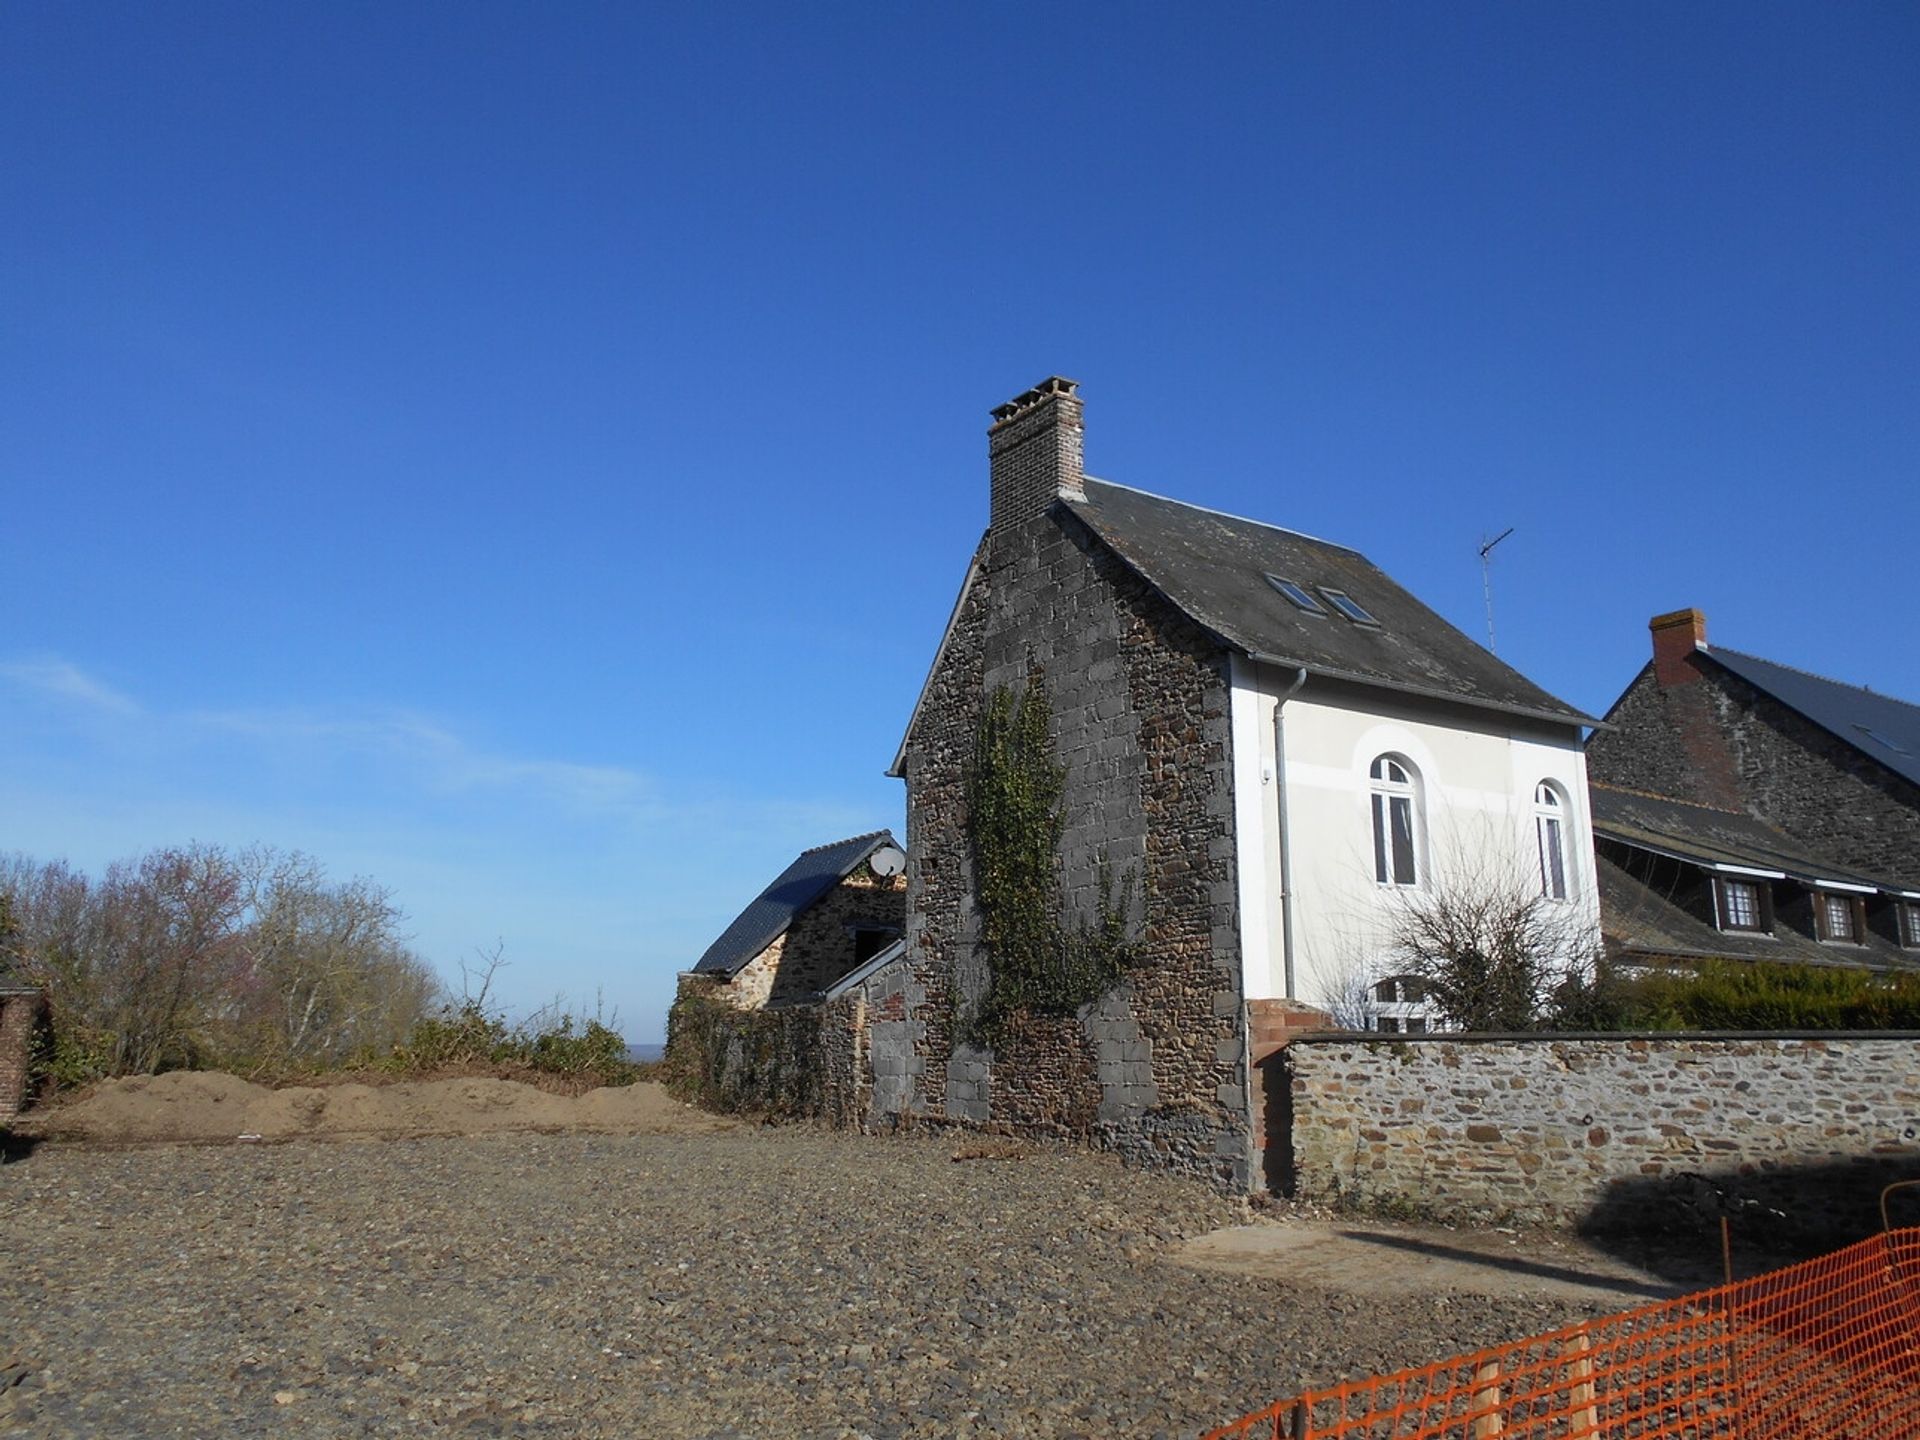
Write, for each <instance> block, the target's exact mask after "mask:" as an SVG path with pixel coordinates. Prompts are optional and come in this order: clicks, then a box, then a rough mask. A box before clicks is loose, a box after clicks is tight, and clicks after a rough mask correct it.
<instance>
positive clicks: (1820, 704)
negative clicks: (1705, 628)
mask: <svg viewBox="0 0 1920 1440" xmlns="http://www.w3.org/2000/svg"><path fill="white" fill-rule="evenodd" d="M1706 653H1707V655H1708V656H1709V657H1710V658H1711V659H1713V660H1715V661H1717V662H1719V663H1720V664H1721V665H1724V666H1725V667H1726V668H1727V669H1729V670H1731V671H1732V672H1733V673H1734V674H1736V675H1738V676H1739V677H1740V678H1741V679H1742V680H1745V681H1746V682H1747V683H1748V684H1749V685H1752V686H1754V687H1755V688H1757V689H1760V690H1764V691H1765V692H1766V693H1767V694H1769V695H1771V696H1773V698H1774V699H1776V700H1778V701H1779V702H1780V703H1781V704H1782V705H1785V706H1787V707H1789V708H1790V709H1793V710H1798V711H1799V712H1800V713H1801V714H1802V715H1804V716H1806V717H1807V719H1809V720H1811V721H1812V722H1813V723H1814V724H1816V725H1818V726H1820V727H1821V728H1822V729H1824V730H1829V731H1831V732H1832V733H1833V734H1835V735H1837V736H1839V737H1840V738H1841V739H1842V740H1844V741H1846V742H1847V743H1848V744H1849V745H1851V746H1853V747H1854V748H1855V749H1856V750H1859V751H1860V752H1861V753H1863V754H1865V755H1870V756H1872V757H1873V758H1874V759H1875V760H1878V761H1879V762H1880V763H1881V764H1882V765H1884V766H1886V767H1887V768H1888V769H1889V770H1891V771H1893V772H1894V773H1895V774H1896V775H1899V776H1902V777H1903V778H1905V779H1907V780H1910V781H1912V782H1913V783H1914V784H1916V785H1920V705H1910V704H1908V703H1907V702H1906V701H1905V700H1896V699H1894V698H1893V697H1892V696H1891V695H1881V694H1879V693H1877V692H1876V691H1873V690H1868V689H1865V688H1864V687H1862V686H1859V685H1844V684H1842V683H1841V682H1840V681H1838V680H1829V679H1827V678H1826V677H1825V676H1822V675H1811V674H1809V673H1807V672H1806V671H1805V670H1795V669H1794V668H1793V667H1792V666H1790V665H1776V664H1775V663H1774V662H1773V661H1771V660H1762V659H1760V658H1759V657H1757V656H1754V655H1743V654H1741V653H1740V652H1739V651H1738V650H1723V649H1721V648H1720V647H1719V646H1718V645H1715V646H1712V647H1710V648H1708V649H1707V651H1706Z"/></svg>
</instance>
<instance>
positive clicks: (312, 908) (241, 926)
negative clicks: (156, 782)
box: [0, 845, 438, 1079]
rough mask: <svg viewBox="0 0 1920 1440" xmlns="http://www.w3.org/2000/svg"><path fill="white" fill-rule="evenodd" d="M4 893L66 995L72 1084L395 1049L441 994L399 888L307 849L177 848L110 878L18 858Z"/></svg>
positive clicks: (29, 949)
mask: <svg viewBox="0 0 1920 1440" xmlns="http://www.w3.org/2000/svg"><path fill="white" fill-rule="evenodd" d="M0 895H5V896H6V897H8V898H9V900H10V902H11V906H12V909H13V911H14V913H15V916H16V921H17V927H18V933H17V935H16V936H15V938H14V939H13V941H11V942H10V945H11V949H12V951H13V952H14V964H15V967H16V968H18V969H20V970H22V971H23V972H25V973H27V974H28V975H31V976H32V977H34V978H35V979H36V980H38V981H39V982H40V983H41V984H43V985H45V987H46V988H47V990H48V993H49V997H50V999H51V1000H52V1003H53V1013H54V1025H55V1043H56V1065H57V1069H58V1072H59V1073H60V1075H61V1076H62V1078H65V1079H85V1078H91V1077H93V1076H98V1075H118V1074H128V1073H136V1072H143V1071H151V1070H155V1069H163V1068H168V1067H174V1066H182V1065H198V1064H206V1063H212V1062H214V1061H216V1060H218V1061H220V1062H222V1063H241V1064H244V1063H269V1064H275V1063H278V1064H286V1063H291V1064H300V1065H306V1064H330V1063H336V1062H338V1061H341V1060H344V1059H346V1058H348V1057H349V1056H350V1055H353V1054H355V1053H360V1052H367V1053H376V1054H377V1053H384V1052H385V1051H386V1050H389V1049H391V1048H392V1047H393V1045H394V1044H396V1043H398V1042H399V1041H400V1040H401V1039H402V1038H404V1037H405V1035H406V1034H407V1033H408V1032H409V1031H410V1030H411V1029H412V1027H413V1024H414V1022H415V1021H416V1020H418V1019H419V1017H420V1016H421V1015H422V1014H424V1013H426V1011H427V1010H428V1008H429V1007H430V1006H431V1004H432V1003H433V1001H434V999H435V998H436V995H437V991H438V983H437V981H436V980H435V978H434V976H433V974H432V972H431V971H430V970H429V969H428V968H427V966H426V965H425V964H424V963H423V962H422V961H421V960H420V959H419V957H417V956H416V955H414V954H413V953H412V951H410V950H409V949H408V948H407V946H406V943H405V937H404V936H403V935H402V934H401V933H400V929H399V926H400V923H401V918H402V917H401V915H400V912H399V910H398V909H397V908H396V907H395V905H394V904H393V902H392V899H391V897H390V896H389V894H388V892H387V891H385V890H384V889H382V888H381V887H380V886H378V885H376V884H374V883H373V882H372V881H369V880H365V879H355V880H350V881H347V882H346V883H344V884H335V883H333V882H330V881H329V880H328V879H327V878H326V875H325V873H324V871H322V869H321V867H320V866H319V865H318V864H317V863H316V862H314V861H313V860H311V859H309V858H308V857H306V856H303V855H300V854H297V853H293V854H283V853H280V852H276V851H273V850H267V849H257V850H252V851H248V852H246V853H245V854H243V855H241V856H239V857H237V858H236V857H234V856H232V855H229V854H228V853H227V852H225V851H223V850H220V849H218V848H216V847H212V846H198V845H196V846H187V847H177V848H171V849H163V850H156V851H153V852H152V853H150V854H148V855H146V856H143V857H141V858H140V859H139V860H137V861H130V862H123V863H120V864H116V865H113V866H110V867H109V868H108V869H107V871H106V873H105V874H104V875H103V876H102V877H101V878H100V879H98V880H97V881H96V880H89V879H88V878H87V877H86V876H85V875H82V874H80V873H79V872H78V871H75V870H74V869H72V868H71V867H70V866H68V865H67V864H66V863H65V862H54V863H51V864H38V863H36V862H34V861H32V860H29V859H27V858H26V857H24V856H14V857H12V858H10V859H5V860H0Z"/></svg>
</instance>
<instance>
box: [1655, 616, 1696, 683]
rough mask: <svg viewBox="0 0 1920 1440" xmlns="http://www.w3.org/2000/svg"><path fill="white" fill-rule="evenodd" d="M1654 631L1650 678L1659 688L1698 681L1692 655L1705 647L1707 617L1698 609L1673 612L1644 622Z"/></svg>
mask: <svg viewBox="0 0 1920 1440" xmlns="http://www.w3.org/2000/svg"><path fill="white" fill-rule="evenodd" d="M1647 628H1648V629H1649V630H1651V631H1652V632H1653V678H1654V679H1655V680H1656V681H1657V682H1659V684H1660V685H1661V687H1662V688H1667V687H1670V686H1674V685H1691V684H1692V683H1693V682H1694V681H1695V680H1698V679H1699V678H1700V669H1699V667H1698V666H1697V665H1695V664H1694V663H1693V652H1694V651H1696V650H1704V649H1706V648H1707V617H1706V616H1704V615H1702V614H1701V613H1700V612H1699V611H1698V610H1675V611H1672V612H1671V613H1669V614H1666V615H1656V616H1654V617H1653V619H1651V620H1649V621H1648V622H1647Z"/></svg>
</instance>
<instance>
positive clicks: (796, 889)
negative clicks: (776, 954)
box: [693, 830, 900, 979]
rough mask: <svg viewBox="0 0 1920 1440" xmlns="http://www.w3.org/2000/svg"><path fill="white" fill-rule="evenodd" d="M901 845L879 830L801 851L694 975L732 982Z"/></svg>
mask: <svg viewBox="0 0 1920 1440" xmlns="http://www.w3.org/2000/svg"><path fill="white" fill-rule="evenodd" d="M899 844H900V842H899V841H897V840H895V839H894V838H893V832H892V831H890V830H875V831H873V832H871V833H870V834H866V835H855V836H853V837H852V838H851V839H847V840H836V841H835V842H834V843H833V844H831V845H817V846H815V847H814V848H813V849H811V850H803V851H801V852H800V855H799V858H798V859H796V860H795V861H794V862H793V863H792V864H791V865H789V866H788V867H787V868H786V869H785V870H782V871H781V872H780V874H779V876H778V878H776V879H775V880H774V882H773V883H772V884H771V885H769V886H767V888H766V889H764V890H762V891H761V892H760V893H759V894H758V895H757V896H755V897H754V900H753V903H752V904H750V905H748V906H747V908H746V909H744V910H742V911H741V912H740V913H739V914H738V915H736V916H735V917H734V920H733V923H732V924H731V925H729V926H727V928H726V929H725V930H723V931H721V932H720V938H719V939H718V940H715V941H714V942H713V944H711V945H709V946H708V947H707V952H706V954H704V955H702V956H701V957H700V962H699V963H698V964H697V965H695V966H694V967H693V968H694V972H695V973H696V974H700V975H723V976H726V977H727V978H729V979H731V978H732V977H733V976H734V975H736V974H738V973H739V972H740V970H741V968H742V967H743V966H745V965H746V963H747V962H748V961H749V960H751V959H753V957H754V956H756V955H758V954H759V953H760V952H761V951H762V950H764V949H766V948H767V946H769V945H771V944H772V943H773V942H774V941H775V940H777V939H779V938H780V937H781V936H782V935H784V934H786V933H787V927H788V926H789V925H791V924H793V922H794V920H795V919H796V918H798V916H799V915H800V914H801V912H803V911H804V910H805V909H806V908H807V907H808V906H809V905H811V904H813V902H814V901H816V900H818V899H819V898H820V897H821V896H822V895H824V894H826V893H827V891H829V890H831V889H832V888H833V887H834V886H835V885H837V884H839V883H840V882H841V881H842V880H844V879H845V878H846V877H847V876H848V875H850V874H852V873H853V869H854V867H855V866H857V865H859V864H860V863H861V862H863V861H864V860H865V859H866V858H867V857H868V856H869V855H871V854H873V852H874V851H876V850H878V849H879V848H880V847H881V846H882V845H892V846H895V847H896V848H897V847H898V846H899Z"/></svg>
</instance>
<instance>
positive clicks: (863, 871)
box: [680, 830, 907, 1010]
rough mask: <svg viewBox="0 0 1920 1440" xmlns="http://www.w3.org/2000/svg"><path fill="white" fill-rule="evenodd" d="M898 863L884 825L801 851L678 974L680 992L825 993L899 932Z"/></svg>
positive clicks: (779, 996) (750, 997)
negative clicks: (695, 958)
mask: <svg viewBox="0 0 1920 1440" xmlns="http://www.w3.org/2000/svg"><path fill="white" fill-rule="evenodd" d="M905 865H906V857H905V856H904V855H903V854H902V853H901V850H900V845H899V842H898V841H896V840H895V839H894V838H893V835H892V833H891V832H890V831H886V830H876V831H874V832H873V833H871V834H868V835H855V836H853V837H852V838H851V839H847V840H839V841H835V842H834V843H833V844H831V845H820V846H816V847H815V848H813V849H811V850H806V851H802V852H801V854H800V855H799V856H798V857H797V858H796V859H795V860H794V862H793V863H792V864H791V865H789V866H787V868H786V869H785V870H782V871H781V872H780V874H779V875H777V876H776V877H775V878H774V880H773V882H772V883H771V884H769V885H768V886H767V888H766V889H764V890H762V891H761V892H760V893H759V894H758V895H757V896H755V897H754V899H753V901H752V902H751V903H750V904H749V905H748V906H747V908H746V909H744V910H742V911H741V912H740V913H739V914H738V915H737V916H735V917H734V920H733V923H732V924H730V925H728V926H727V928H726V929H725V930H723V931H722V932H721V933H720V936H719V938H718V939H716V940H715V941H714V942H713V944H711V945H709V946H708V947H707V949H706V953H705V954H703V955H702V956H701V957H700V960H699V962H698V963H697V964H696V965H695V966H694V967H693V969H692V970H691V971H688V972H685V973H684V974H682V976H681V977H680V978H681V989H682V990H683V991H685V990H687V989H688V988H689V987H690V986H691V987H694V988H698V989H700V990H702V991H703V992H704V993H706V994H709V995H711V996H713V997H714V998H716V999H719V1000H723V1001H725V1002H726V1003H728V1004H730V1005H733V1006H735V1007H737V1008H739V1009H742V1010H762V1009H769V1008H778V1007H781V1006H787V1005H804V1004H811V1003H813V1002H815V1001H818V1000H821V999H823V998H824V997H825V995H826V992H827V991H829V990H830V989H832V988H833V987H834V986H835V985H836V984H837V983H838V982H840V981H841V980H843V979H844V978H845V977H846V976H847V975H848V974H849V973H850V972H852V971H854V970H856V969H860V968H862V967H865V966H866V965H867V962H869V961H870V960H872V959H873V958H874V956H875V955H877V954H878V953H879V952H880V951H882V950H884V949H886V947H887V946H889V945H891V944H893V943H895V942H896V941H897V940H898V939H899V937H900V932H901V929H902V927H903V925H904V924H905V920H906V908H907V882H906V877H905V875H904V874H903V873H902V872H903V870H904V868H905Z"/></svg>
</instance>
